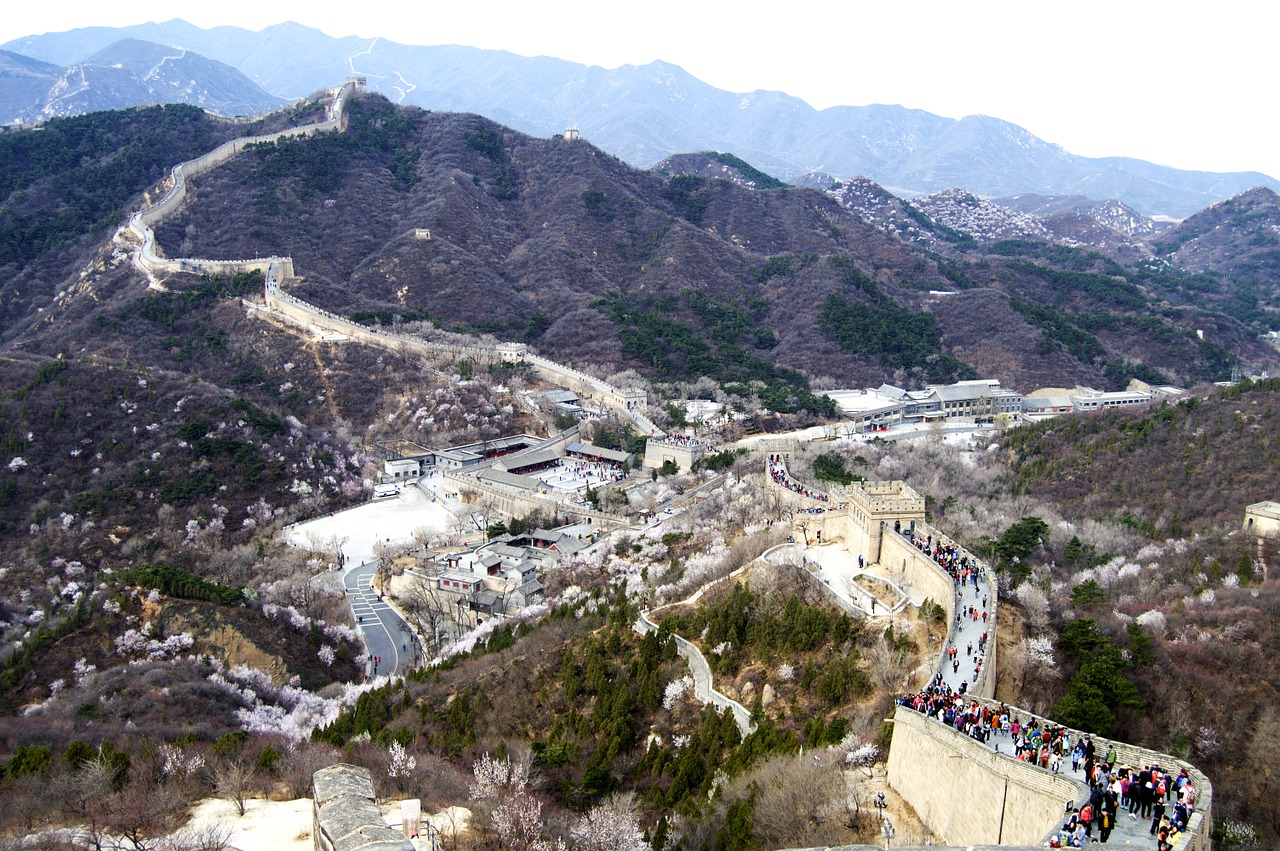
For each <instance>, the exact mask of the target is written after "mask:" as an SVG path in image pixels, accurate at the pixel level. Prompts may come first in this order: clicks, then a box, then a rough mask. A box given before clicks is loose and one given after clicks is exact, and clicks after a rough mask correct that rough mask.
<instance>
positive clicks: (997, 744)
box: [770, 458, 1213, 851]
mask: <svg viewBox="0 0 1280 851" xmlns="http://www.w3.org/2000/svg"><path fill="white" fill-rule="evenodd" d="M774 465H777V466H778V467H779V472H781V473H783V474H784V476H785V479H784V482H786V483H783V482H779V481H777V479H776V478H775V477H774V476H772V475H771V476H770V479H771V480H773V481H774V483H775V484H777V485H778V486H779V487H782V488H785V489H786V490H787V491H788V492H792V490H791V487H789V486H788V485H789V483H790V482H791V481H792V480H791V478H790V475H789V473H786V465H785V460H783V459H780V458H778V459H775V460H774V462H773V464H771V470H770V472H771V473H772V472H773V467H774ZM799 484H800V485H801V487H804V485H803V483H799ZM882 534H884V535H890V534H892V535H896V536H899V537H901V538H902V539H903V540H904V541H905V542H906V543H907V544H908V545H909V546H911V548H912V549H913V550H915V551H916V552H918V553H919V555H920V557H921V558H922V559H926V560H927V561H928V563H929V565H930V567H931V568H932V569H934V570H937V571H940V572H942V573H943V575H945V576H946V577H947V578H948V579H949V580H951V583H952V586H953V588H954V591H955V594H956V596H955V597H954V598H953V599H952V600H950V601H948V602H947V603H944V608H946V609H948V610H950V613H951V624H950V625H949V629H948V632H949V636H948V641H947V643H946V645H945V646H944V647H943V650H942V652H941V653H940V654H939V658H938V665H937V668H936V673H937V675H938V677H939V678H940V679H941V682H942V683H943V684H945V685H946V686H947V687H948V688H949V689H950V691H951V692H953V693H958V692H959V691H960V689H961V687H962V686H963V687H964V689H965V692H966V698H965V699H964V703H965V704H966V705H969V704H971V703H973V702H976V703H979V704H981V705H984V706H987V707H990V708H992V709H993V710H994V709H1001V708H1006V709H1007V710H1008V711H1009V713H1010V716H1011V720H1020V721H1021V722H1022V723H1023V724H1025V723H1026V722H1028V721H1030V720H1033V719H1034V720H1036V721H1037V723H1038V725H1039V726H1040V727H1041V729H1044V728H1045V727H1051V726H1052V727H1060V726H1061V725H1058V724H1056V723H1055V722H1053V721H1050V720H1049V719H1044V718H1038V717H1037V716H1034V715H1032V714H1031V713H1028V712H1025V711H1023V710H1021V709H1018V708H1016V707H1003V704H999V703H997V702H995V701H993V700H990V699H988V698H984V697H981V696H978V695H981V694H992V693H994V689H993V688H992V686H993V685H994V682H995V674H994V671H993V670H992V666H991V665H985V664H984V665H983V666H982V669H981V671H978V670H977V665H978V661H979V659H980V658H982V657H980V656H979V644H980V642H981V638H982V636H983V634H984V633H986V635H987V644H988V646H989V647H990V649H991V650H992V651H994V648H995V642H996V612H997V606H998V602H999V601H998V593H997V591H996V588H995V586H994V584H993V582H992V580H993V579H994V577H993V576H992V575H991V571H990V570H988V569H986V568H985V566H983V569H981V570H979V571H977V572H976V573H972V574H970V576H969V577H968V578H967V579H966V578H964V577H963V575H961V576H960V577H959V578H957V577H955V576H952V574H951V573H950V572H948V571H947V570H945V569H944V568H943V566H942V565H941V564H940V563H939V562H938V560H937V559H935V558H934V557H933V552H932V550H933V547H934V546H935V545H941V546H944V547H947V548H954V552H955V553H956V555H957V556H958V557H960V558H962V559H967V563H968V564H971V565H982V563H981V562H980V561H979V560H978V559H976V558H975V557H974V556H973V555H972V554H970V553H968V552H967V551H965V550H964V549H963V548H961V547H959V546H958V545H957V544H956V543H955V542H954V541H951V540H950V539H948V538H947V537H946V536H944V535H942V534H941V533H940V532H938V531H937V530H936V529H931V528H929V527H927V526H923V527H917V528H915V529H906V528H903V529H894V528H892V527H889V526H883V527H882ZM939 602H942V601H939ZM975 613H976V616H975ZM984 613H985V614H986V618H985V620H984V618H983V615H984ZM952 647H954V648H956V655H955V657H951V656H950V655H949V654H948V650H949V649H950V648H952ZM987 657H988V658H991V659H993V660H994V652H992V653H991V654H987ZM899 709H900V710H901V711H907V712H913V711H914V710H913V709H911V708H910V707H907V706H900V707H899ZM929 720H931V721H933V722H934V723H937V724H939V725H942V724H943V722H942V721H941V720H939V719H929ZM949 729H951V730H953V731H954V727H950V726H949ZM954 735H956V736H963V737H964V739H965V740H966V741H969V742H972V743H974V744H976V745H979V746H981V747H984V748H986V749H987V750H988V751H990V752H992V753H994V754H996V755H997V756H998V757H1000V758H1003V759H1007V760H1009V761H1010V762H1011V763H1012V762H1014V761H1015V760H1016V756H1015V754H1014V750H1015V749H1014V745H1013V739H1012V736H1011V735H1010V733H1009V732H1008V731H1007V730H1005V731H1000V732H995V733H993V734H992V736H991V737H990V738H989V739H988V740H987V741H986V742H981V741H980V740H976V739H971V738H970V737H968V736H965V735H964V734H963V733H962V732H958V731H955V732H954ZM1070 735H1071V744H1072V745H1073V746H1074V744H1075V742H1077V741H1079V740H1080V739H1081V738H1082V737H1083V736H1084V735H1085V734H1084V733H1081V732H1080V731H1076V730H1072V731H1070ZM1093 741H1094V745H1095V748H1096V752H1097V754H1098V757H1099V759H1101V758H1102V756H1103V755H1104V754H1106V753H1107V751H1108V749H1109V748H1110V747H1113V746H1114V747H1115V749H1116V752H1117V764H1118V766H1123V767H1129V768H1132V769H1134V770H1136V771H1141V770H1142V769H1143V768H1144V767H1146V766H1151V765H1160V766H1163V767H1164V770H1166V771H1172V772H1174V773H1175V774H1176V773H1177V772H1178V771H1180V770H1182V769H1183V768H1185V769H1187V770H1188V773H1189V775H1190V776H1191V778H1192V781H1193V783H1194V785H1195V788H1196V789H1197V792H1198V801H1197V808H1196V811H1195V812H1194V813H1193V814H1192V816H1191V818H1190V820H1189V822H1188V827H1187V830H1186V832H1185V833H1184V834H1182V836H1181V837H1180V838H1179V842H1178V843H1177V845H1176V846H1175V847H1176V848H1178V849H1184V848H1188V847H1189V848H1193V849H1196V851H1202V849H1204V851H1207V848H1208V834H1209V829H1208V828H1209V824H1208V821H1209V819H1210V818H1211V814H1212V809H1211V807H1212V795H1213V789H1212V785H1211V784H1210V783H1209V781H1208V778H1206V777H1205V776H1204V775H1203V773H1201V772H1200V771H1198V770H1197V769H1196V768H1195V767H1194V766H1191V765H1190V764H1188V763H1185V762H1183V761H1181V760H1178V759H1175V758H1174V757H1172V756H1169V755H1167V754H1160V753H1156V752H1154V751H1149V750H1145V749H1142V748H1137V747H1134V746H1132V745H1127V744H1125V743H1123V742H1111V741H1105V740H1103V739H1101V738H1100V737H1094V738H1093ZM957 758H961V757H960V756H959V755H957ZM1018 762H1019V764H1020V765H1023V766H1027V765H1028V764H1027V763H1025V762H1022V761H1018ZM1029 767H1031V768H1033V769H1034V770H1035V771H1040V772H1044V773H1046V774H1048V773H1050V772H1051V769H1049V768H1041V767H1039V766H1029ZM1081 768H1083V762H1082V763H1081ZM1058 773H1059V774H1060V775H1062V776H1064V777H1066V778H1067V779H1069V780H1072V781H1073V782H1074V783H1075V784H1076V786H1077V788H1078V795H1077V797H1076V798H1075V799H1074V800H1073V801H1070V802H1068V801H1063V805H1064V813H1063V817H1064V819H1065V816H1066V810H1067V809H1068V808H1069V807H1071V806H1076V807H1080V806H1083V805H1084V804H1085V803H1086V802H1087V801H1088V799H1089V795H1090V790H1089V785H1088V784H1087V783H1086V782H1085V777H1084V772H1083V770H1074V771H1073V770H1072V767H1071V760H1070V758H1069V756H1067V757H1064V758H1063V760H1062V765H1061V768H1060V770H1059V772H1058ZM965 805H966V803H965V801H964V800H963V799H962V798H957V800H956V806H957V807H963V806H965ZM1168 806H1169V811H1170V812H1172V802H1170V803H1169V805H1168ZM1062 823H1063V821H1062V820H1058V821H1055V822H1054V823H1053V824H1046V825H1045V838H1046V840H1047V839H1048V838H1049V837H1050V836H1051V835H1053V834H1054V833H1056V832H1057V831H1058V829H1059V828H1060V827H1061V825H1062ZM1098 833H1099V831H1098V830H1097V829H1096V828H1095V829H1094V831H1093V836H1094V837H1095V840H1096V837H1097V836H1098ZM1108 844H1116V845H1140V844H1144V845H1148V847H1150V846H1153V845H1154V844H1155V837H1154V836H1153V835H1152V833H1151V818H1150V817H1148V818H1146V819H1143V818H1141V817H1134V816H1131V815H1130V814H1129V812H1128V811H1127V810H1126V809H1124V808H1121V809H1120V810H1119V812H1118V814H1117V818H1116V823H1115V825H1114V827H1113V830H1112V833H1111V835H1110V837H1109V840H1108Z"/></svg>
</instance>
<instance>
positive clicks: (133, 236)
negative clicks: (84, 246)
mask: <svg viewBox="0 0 1280 851" xmlns="http://www.w3.org/2000/svg"><path fill="white" fill-rule="evenodd" d="M365 90H366V89H365V83H364V80H363V78H360V77H351V78H348V79H347V80H346V82H344V83H343V84H342V85H341V86H339V87H338V88H337V89H336V90H334V93H333V101H332V103H331V104H330V105H329V106H328V107H327V113H328V117H327V118H326V119H325V120H324V121H321V122H318V123H316V124H307V125H302V126H299V127H293V128H290V129H288V130H282V131H279V132H277V133H270V134H265V135H260V136H246V137H243V138H239V139H233V140H231V141H229V142H226V143H224V144H222V145H220V146H218V147H217V148H215V149H214V150H212V151H210V152H209V153H207V154H205V155H203V156H200V157H197V158H196V159H194V160H188V161H187V162H183V163H179V164H178V165H175V166H174V167H173V169H172V172H171V175H170V178H169V183H170V186H169V188H168V191H167V192H166V193H165V194H164V195H163V196H162V197H161V198H160V200H159V201H157V202H155V203H154V204H152V205H150V206H148V207H144V208H143V209H141V210H138V211H137V212H135V213H134V214H133V215H132V216H130V218H129V223H128V225H126V227H125V228H122V229H121V232H120V233H119V234H117V242H118V243H120V244H122V246H123V247H125V248H126V249H127V250H129V251H130V252H131V253H132V255H133V258H134V263H135V264H136V265H137V267H138V269H139V270H140V271H141V272H142V273H143V274H144V275H145V276H146V277H147V280H148V282H149V283H150V285H151V286H152V287H154V288H157V289H163V284H162V279H163V277H165V276H169V275H175V274H180V273H192V274H206V275H232V274H236V273H238V272H261V273H262V275H263V279H264V282H265V283H264V287H263V303H262V305H253V306H256V307H259V309H262V308H263V307H264V306H265V309H266V310H268V311H270V312H271V313H272V314H273V315H275V316H277V317H279V318H282V319H284V320H286V321H288V322H289V323H291V324H293V325H296V326H298V327H300V328H302V329H304V330H306V331H308V332H311V333H314V332H316V331H320V332H327V333H329V334H333V335H338V336H339V337H340V338H345V339H348V340H356V341H359V342H362V343H366V344H368V345H372V346H378V347H381V348H386V349H393V350H397V351H401V352H407V351H416V352H418V353H421V354H424V355H427V354H429V355H437V356H438V355H445V356H447V357H450V358H453V359H455V360H456V359H460V358H474V359H475V360H476V361H477V362H479V363H480V364H482V365H483V364H488V363H491V362H494V361H499V360H504V361H509V362H516V363H527V364H528V365H529V366H530V367H532V368H533V369H534V370H535V371H536V372H537V373H538V374H539V375H541V376H542V377H543V378H544V379H545V380H547V381H549V382H552V383H555V384H560V385H564V386H566V387H568V388H570V389H571V390H574V391H575V392H577V393H580V394H582V396H583V397H584V398H588V399H593V400H595V401H597V402H599V403H600V404H601V405H604V406H606V407H608V408H611V409H613V410H615V411H617V412H618V413H619V414H620V415H621V416H623V417H624V418H625V419H627V420H629V421H630V422H631V423H632V424H633V425H634V426H635V427H636V429H637V430H638V431H639V432H640V433H641V434H642V435H644V436H647V437H650V436H660V435H662V430H661V429H660V428H658V427H657V426H656V425H654V424H653V422H652V421H650V420H649V419H648V417H646V416H645V414H644V408H645V405H646V394H645V391H644V390H643V388H618V387H613V386H612V385H610V384H608V383H607V382H605V381H602V380H601V379H599V378H596V377H594V376H591V375H587V374H586V373H584V372H581V371H580V370H576V369H573V368H572V367H569V366H565V365H564V364H560V363H556V362H555V361H553V360H551V359H549V358H545V357H542V356H540V355H537V354H534V353H533V352H530V351H529V350H528V347H527V346H526V345H524V344H523V343H498V344H495V345H492V346H485V345H480V344H478V343H471V342H469V341H468V342H460V341H452V340H451V341H448V342H435V341H430V340H425V339H423V338H421V337H415V336H411V335H408V334H399V333H396V332H393V331H390V330H387V329H377V328H369V327H366V326H364V325H361V324H359V323H357V322H353V321H351V320H350V319H347V318H346V317H344V316H339V315H337V314H335V313H332V312H330V311H327V310H325V309H323V308H321V307H318V306H316V305H313V304H310V303H308V302H306V301H303V300H302V299H299V298H297V297H296V296H292V295H289V294H288V293H286V292H285V291H284V289H283V287H284V285H286V284H287V282H288V281H290V280H292V279H293V278H294V277H295V271H294V263H293V258H292V257H279V256H271V257H256V258H252V259H247V260H225V259H222V260H220V259H209V258H196V257H184V258H168V257H163V256H161V249H160V248H159V247H158V246H157V244H156V238H155V230H154V227H155V225H157V224H158V223H160V222H162V221H164V220H165V219H166V218H167V217H169V216H171V215H173V214H174V213H175V212H177V211H178V210H179V209H181V207H182V204H183V202H184V201H185V200H186V197H187V181H188V180H190V179H193V178H195V177H198V176H199V175H201V174H205V173H207V172H209V171H211V170H212V169H215V168H217V167H219V166H221V165H224V164H226V163H228V162H230V161H231V160H233V159H235V158H236V157H238V156H239V155H240V154H242V153H243V152H244V151H246V150H248V149H249V147H250V146H252V145H256V144H269V143H273V142H275V141H276V140H278V139H282V138H286V137H301V136H313V135H315V134H317V133H335V132H342V130H343V129H344V128H345V126H346V125H345V116H346V112H345V110H346V105H347V103H348V101H349V100H350V99H351V98H352V97H354V96H355V95H356V94H358V93H360V92H363V91H365ZM126 232H127V233H128V234H129V236H125V233H126Z"/></svg>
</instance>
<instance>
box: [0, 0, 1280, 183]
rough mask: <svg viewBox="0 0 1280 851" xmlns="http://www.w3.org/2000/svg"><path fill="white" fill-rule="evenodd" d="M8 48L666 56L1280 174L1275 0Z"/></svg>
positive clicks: (901, 9)
mask: <svg viewBox="0 0 1280 851" xmlns="http://www.w3.org/2000/svg"><path fill="white" fill-rule="evenodd" d="M9 6H10V8H7V9H6V10H5V13H4V15H3V16H0V43H3V42H5V41H8V40H10V39H13V38H18V37H20V36H24V35H33V34H38V33H44V32H56V31H61V30H67V29H74V28H76V27H82V26H90V25H107V26H124V25H128V24H135V23H142V22H145V21H152V20H155V21H163V20H168V19H170V18H183V19H185V20H187V21H190V22H191V23H193V24H196V25H197V26H202V27H211V26H217V25H224V24H226V25H235V26H241V27H245V28H247V29H252V30H258V29H262V28H263V27H266V26H269V25H271V24H275V23H280V22H282V21H286V20H294V21H297V22H298V23H301V24H305V25H307V26H312V27H315V28H317V29H320V30H322V31H324V32H325V33H327V34H328V35H331V36H347V35H357V36H362V37H372V36H382V37H384V38H389V39H391V40H393V41H397V42H400V43H403V44H464V45H470V46H473V47H482V48H489V49H502V50H509V51H511V52H513V53H518V54H521V55H525V56H538V55H542V56H554V57H557V58H560V59H567V60H570V61H574V62H581V63H585V64H589V65H600V66H602V67H605V68H616V67H618V66H619V65H624V64H633V65H641V64H645V63H647V62H651V61H653V60H655V59H661V60H663V61H666V62H670V63H673V64H675V65H679V66H681V67H683V68H684V69H685V70H686V71H688V72H689V73H691V74H693V75H694V76H695V77H698V78H699V79H701V80H703V81H705V82H707V83H710V84H711V85H713V86H716V87H718V88H721V89H727V90H729V91H734V92H749V91H754V90H756V89H771V90H777V91H783V92H786V93H788V94H791V95H795V96H796V97H799V98H803V99H804V100H805V101H807V102H808V103H810V104H811V105H813V106H815V107H817V108H824V107H828V106H833V105H837V104H848V105H854V106H860V105H865V104H872V103H887V104H901V105H903V106H907V107H911V108H915V109H923V110H927V111H929V112H932V113H935V114H938V115H944V116H948V117H952V118H959V117H962V116H965V115H972V114H981V115H989V116H993V117H996V118H1001V119H1004V120H1006V121H1010V122H1012V123H1014V124H1018V125H1021V126H1022V127H1025V128H1026V129H1027V130H1029V131H1030V132H1032V133H1034V134H1035V135H1037V136H1039V137H1040V138H1042V139H1044V140H1045V141H1048V142H1053V143H1056V144H1059V145H1062V146H1063V147H1064V148H1066V149H1067V150H1068V151H1070V152H1071V153H1074V154H1080V155H1083V156H1131V157H1136V158H1139V159H1144V160H1149V161H1151V162H1155V163H1159V164H1161V165H1169V166H1174V167H1177V168H1184V169H1198V170H1204V171H1261V172H1264V173H1266V174H1269V175H1272V176H1274V177H1278V178H1280V144H1278V143H1277V131H1280V117H1277V115H1278V114H1277V112H1276V110H1275V108H1274V107H1275V100H1276V92H1275V87H1276V83H1277V81H1278V79H1280V75H1278V74H1277V71H1276V64H1275V59H1274V57H1275V50H1276V38H1277V35H1278V34H1280V4H1273V3H1271V2H1268V0H1217V2H1212V3H1205V2H1191V0H1161V2H1154V0H1105V1H1104V0H1076V2H1060V0H949V2H939V0H916V1H915V2H895V0H874V2H868V0H825V2H819V0H789V2H771V3H762V2H759V0H737V2H723V0H715V1H714V2H706V0H703V2H699V0H682V2H673V0H648V2H643V3H639V2H637V3H627V4H621V3H615V2H609V0H590V2H588V0H521V2H511V0H451V2H447V3H446V2H439V0H418V2H416V3H413V4H409V3H403V2H392V3H374V4H368V5H365V4H362V3H340V2H337V0H328V2H321V3H316V2H312V3H308V4H301V3H296V2H290V3H284V2H279V0H252V1H250V0H216V2H207V3H194V2H191V0H132V2H127V3H103V2H100V0H95V2H92V3H90V2H87V0H63V2H49V3H30V2H24V3H13V4H9Z"/></svg>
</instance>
